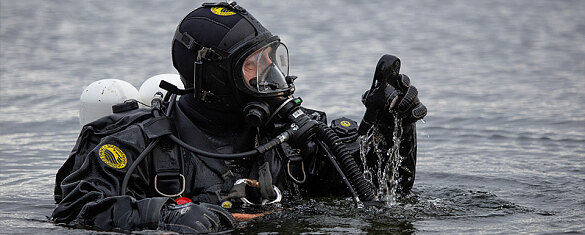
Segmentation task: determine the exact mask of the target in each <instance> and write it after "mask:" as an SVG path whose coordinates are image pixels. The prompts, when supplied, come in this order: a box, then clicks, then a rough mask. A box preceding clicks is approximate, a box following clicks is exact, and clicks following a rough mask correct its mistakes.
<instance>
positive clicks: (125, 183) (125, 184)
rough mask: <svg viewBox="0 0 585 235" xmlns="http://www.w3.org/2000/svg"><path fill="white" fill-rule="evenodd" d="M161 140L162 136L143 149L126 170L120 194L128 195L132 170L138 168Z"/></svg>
mask: <svg viewBox="0 0 585 235" xmlns="http://www.w3.org/2000/svg"><path fill="white" fill-rule="evenodd" d="M159 141H160V138H157V139H155V140H154V141H152V142H151V143H150V144H149V145H148V146H147V147H146V149H144V151H142V153H140V155H138V157H137V158H136V160H134V162H133V163H132V165H131V166H130V168H128V171H126V175H124V180H122V188H120V195H122V196H124V195H126V188H128V181H130V176H131V175H132V172H134V170H135V169H136V167H137V166H138V164H140V162H142V160H144V158H145V157H146V156H147V155H148V154H149V153H150V151H152V149H153V148H154V146H156V145H157V144H158V142H159Z"/></svg>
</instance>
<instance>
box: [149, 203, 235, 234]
mask: <svg viewBox="0 0 585 235" xmlns="http://www.w3.org/2000/svg"><path fill="white" fill-rule="evenodd" d="M236 226H237V224H236V220H235V219H234V217H233V216H232V215H231V214H230V213H229V212H228V211H226V210H225V209H223V208H221V207H220V206H217V205H212V204H207V203H200V204H199V205H197V204H194V203H192V202H189V203H186V204H182V205H172V206H167V207H165V208H163V209H162V210H161V216H160V220H159V229H161V230H169V231H175V232H179V233H208V232H217V231H221V230H225V229H232V228H235V227H236Z"/></svg>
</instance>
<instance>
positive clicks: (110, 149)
mask: <svg viewBox="0 0 585 235" xmlns="http://www.w3.org/2000/svg"><path fill="white" fill-rule="evenodd" d="M99 155H100V159H102V162H104V163H105V164H107V165H108V166H110V167H112V168H115V169H122V168H124V167H125V166H126V163H127V162H128V160H127V159H126V154H124V152H122V150H121V149H120V148H118V147H117V146H116V145H113V144H106V145H104V146H102V147H101V148H100V151H99Z"/></svg>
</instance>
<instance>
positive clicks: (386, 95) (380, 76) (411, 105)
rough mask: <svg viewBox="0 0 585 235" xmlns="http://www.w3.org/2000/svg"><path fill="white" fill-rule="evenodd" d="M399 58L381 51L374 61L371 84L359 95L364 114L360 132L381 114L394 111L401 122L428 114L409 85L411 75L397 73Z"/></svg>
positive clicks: (415, 119) (363, 131) (414, 89)
mask: <svg viewBox="0 0 585 235" xmlns="http://www.w3.org/2000/svg"><path fill="white" fill-rule="evenodd" d="M399 72H400V59H398V57H396V56H392V55H384V56H382V58H380V60H379V61H378V64H377V65H376V71H375V73H374V79H373V81H372V86H371V88H370V89H369V90H367V91H366V92H365V93H364V94H363V95H362V103H363V104H364V105H365V106H366V108H367V109H366V114H365V115H364V118H363V119H362V123H361V124H360V129H359V133H360V134H365V133H366V132H367V130H368V129H369V128H370V126H371V125H372V124H373V122H374V121H375V120H377V119H378V118H380V115H382V116H387V115H386V114H388V113H390V112H392V111H397V113H398V114H399V115H400V116H401V117H402V118H403V123H407V124H410V123H413V122H416V121H417V120H420V119H422V118H423V117H424V116H426V114H427V108H426V107H425V106H424V105H423V104H422V103H421V102H420V100H419V99H418V90H417V89H416V87H414V86H411V85H410V78H409V77H408V76H406V75H403V74H399Z"/></svg>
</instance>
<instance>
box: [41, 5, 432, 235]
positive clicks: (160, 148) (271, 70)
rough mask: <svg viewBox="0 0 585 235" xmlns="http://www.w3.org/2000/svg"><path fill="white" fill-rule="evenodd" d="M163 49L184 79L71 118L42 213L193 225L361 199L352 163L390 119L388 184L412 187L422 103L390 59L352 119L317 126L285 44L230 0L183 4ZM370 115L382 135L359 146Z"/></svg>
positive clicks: (102, 226)
mask: <svg viewBox="0 0 585 235" xmlns="http://www.w3.org/2000/svg"><path fill="white" fill-rule="evenodd" d="M172 61H173V65H174V67H175V68H176V69H177V71H178V72H179V74H180V77H181V80H182V82H183V84H184V87H185V89H178V88H176V87H172V86H167V88H165V89H167V90H168V91H169V93H168V94H170V96H171V97H170V98H169V97H167V96H165V97H164V98H161V97H160V96H155V97H154V98H153V101H152V108H150V109H148V108H137V106H136V103H135V102H127V103H123V104H120V105H116V106H114V107H113V109H114V114H112V115H110V116H107V117H103V118H101V119H98V120H96V121H94V122H91V123H89V124H87V125H85V126H84V127H83V128H82V130H81V133H80V135H79V138H78V140H77V143H76V145H75V146H74V148H73V150H72V152H71V154H70V156H69V157H68V159H67V160H66V162H65V163H64V165H63V166H62V167H61V168H60V169H59V171H58V172H57V175H56V184H55V192H54V193H55V195H54V197H55V201H56V203H57V206H56V208H55V209H54V211H53V213H52V215H51V218H52V220H53V221H54V222H55V223H60V224H67V225H69V226H76V227H83V228H94V229H99V230H107V231H131V230H142V229H159V230H170V231H176V232H181V233H200V232H214V231H224V230H229V229H234V228H236V227H237V222H236V220H235V218H234V215H235V214H232V213H234V212H242V211H245V210H244V209H245V208H250V207H253V208H258V207H259V208H262V206H270V205H273V204H277V203H278V202H280V201H285V200H294V199H295V198H298V197H299V196H332V195H340V196H350V197H352V198H353V199H354V200H355V201H356V202H357V203H360V202H368V201H374V200H376V199H377V198H376V197H377V196H376V195H375V192H374V188H375V187H377V186H379V185H378V184H379V183H378V182H377V181H376V180H375V179H372V178H371V177H374V178H375V177H376V176H375V175H374V176H371V175H370V179H366V176H365V175H366V174H365V173H364V172H365V171H366V170H367V169H370V168H371V169H375V168H376V167H380V166H377V165H376V164H374V163H373V162H374V161H370V160H366V159H370V158H375V157H376V153H374V152H375V150H376V151H377V150H385V151H387V150H390V149H391V148H392V147H393V146H394V141H393V139H392V137H393V133H394V132H393V130H394V129H393V128H394V127H395V123H398V124H399V125H400V126H401V127H402V133H401V135H400V140H399V141H400V148H399V152H400V155H401V156H403V159H402V161H400V162H399V163H400V166H399V168H398V175H399V176H400V177H399V178H398V179H397V182H398V184H399V190H398V191H399V194H401V195H406V194H408V192H409V191H410V189H411V188H412V185H413V183H414V178H415V164H416V153H417V152H416V151H417V148H416V124H415V123H416V121H417V120H420V119H422V118H423V117H424V116H425V115H426V107H425V106H424V105H422V103H421V102H420V101H419V99H418V97H417V94H418V92H417V90H416V88H415V87H414V86H412V85H410V80H409V78H408V77H407V76H406V75H402V74H399V73H398V70H399V67H400V61H399V60H398V58H396V57H393V56H389V55H386V56H383V57H382V58H381V59H380V62H379V63H378V66H377V67H376V73H375V75H374V81H373V83H372V87H371V88H370V90H368V91H366V93H364V95H363V96H362V102H363V103H364V105H365V106H366V114H365V115H364V118H363V120H362V121H361V124H359V125H358V123H357V122H355V121H353V120H350V119H347V118H340V119H335V120H333V121H332V124H331V125H330V126H328V125H327V124H326V123H327V117H326V114H325V113H324V112H321V111H317V110H311V109H307V108H304V107H303V106H301V104H302V99H300V98H299V97H294V95H293V94H294V91H295V86H294V80H295V78H296V77H294V76H291V75H289V74H288V72H289V55H288V49H287V47H286V46H285V44H284V43H282V42H281V41H280V39H279V37H278V36H275V35H273V34H272V33H271V32H270V31H268V30H267V29H266V28H264V27H263V26H262V25H261V24H260V22H259V21H258V20H256V19H255V18H254V17H253V16H252V15H251V14H250V12H248V11H247V10H246V9H244V8H243V7H241V6H239V5H237V4H236V3H235V2H232V3H226V2H222V3H204V4H203V5H202V6H201V7H199V8H197V9H195V10H193V11H192V12H190V13H189V14H188V15H187V16H186V17H185V18H184V19H183V20H182V21H181V22H180V23H179V25H178V27H177V29H176V33H175V36H174V38H173V41H172ZM162 86H163V84H161V87H162ZM175 95H179V96H180V98H179V99H178V100H177V99H176V98H175V97H176V96H175ZM358 126H359V128H358ZM373 127H377V128H378V130H379V131H378V134H380V135H382V136H383V137H384V138H385V139H386V141H381V142H377V143H375V144H374V145H376V146H371V148H367V149H366V150H365V151H360V143H359V142H360V139H363V138H362V137H363V136H366V135H371V134H372V133H371V131H370V130H372V129H373ZM366 162H367V163H366ZM242 208H244V209H242Z"/></svg>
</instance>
